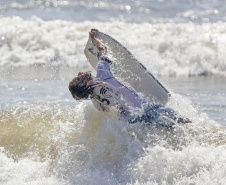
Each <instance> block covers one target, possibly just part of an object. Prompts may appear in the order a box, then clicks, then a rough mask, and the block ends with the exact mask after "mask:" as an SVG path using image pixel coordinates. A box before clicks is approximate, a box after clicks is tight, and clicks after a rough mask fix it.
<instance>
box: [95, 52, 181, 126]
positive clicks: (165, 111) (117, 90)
mask: <svg viewBox="0 0 226 185" xmlns="http://www.w3.org/2000/svg"><path fill="white" fill-rule="evenodd" d="M110 64H111V61H110V60H109V59H108V58H107V57H105V56H101V57H100V58H99V63H98V65H97V75H96V78H95V80H94V81H93V84H94V86H95V88H94V90H93V93H92V94H91V100H92V102H93V104H94V105H95V107H96V108H97V109H98V110H103V111H107V110H108V108H109V106H116V107H117V108H118V117H119V119H123V120H126V121H129V122H130V123H135V122H142V121H144V122H146V123H157V124H158V125H161V126H167V127H170V126H172V125H174V123H175V122H183V119H182V118H178V117H177V116H176V113H175V112H174V111H173V110H172V109H169V108H165V107H164V106H162V105H160V104H151V103H150V102H148V101H147V100H146V99H145V98H143V97H142V96H141V95H140V94H139V93H138V92H137V91H136V90H135V89H134V88H133V87H132V86H131V85H130V84H128V83H126V82H123V81H122V80H120V79H117V78H115V77H114V76H113V75H112V73H111V71H110Z"/></svg>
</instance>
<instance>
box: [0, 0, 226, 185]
mask: <svg viewBox="0 0 226 185" xmlns="http://www.w3.org/2000/svg"><path fill="white" fill-rule="evenodd" d="M224 5H225V1H224V0H216V1H210V0H159V1H157V0H150V1H140V0H137V1H128V0H124V1H122V0H115V1H110V0H103V1H98V0H96V1H92V0H90V1H88V0H84V1H72V0H8V1H3V0H0V14H1V16H0V26H1V29H0V54H1V55H0V184H3V185H5V184H7V185H14V184H19V185H26V184H34V185H37V184H39V185H40V184H43V185H44V184H45V185H53V184H54V185H56V184H59V185H66V184H67V185H68V184H70V185H72V184H73V185H74V184H98V185H99V184H112V185H115V184H151V185H152V184H153V185H154V184H155V185H156V184H166V185H168V184H177V185H181V184H183V185H188V184H189V185H190V184H198V185H200V184H201V185H206V184H211V185H212V184H214V185H215V184H216V185H224V184H226V54H225V50H226V44H225V43H226V34H225V33H226V22H225V20H226V14H225V11H226V10H225V9H226V8H225V7H226V6H224ZM91 28H97V29H99V30H100V31H103V32H106V33H108V34H109V35H111V36H112V37H114V38H115V39H116V40H118V41H119V42H120V43H122V44H123V45H124V46H126V47H127V48H128V49H129V50H130V51H131V52H132V53H133V54H134V55H135V56H136V57H137V58H138V59H139V60H140V61H141V62H142V63H143V64H144V65H145V66H146V67H147V68H148V69H149V70H150V71H151V72H152V73H153V74H154V75H155V76H156V77H157V78H158V79H159V80H160V82H162V83H163V84H164V86H165V87H166V88H167V89H168V90H169V91H170V92H171V94H172V97H171V99H170V101H169V102H168V104H167V106H168V107H171V108H173V109H175V110H176V111H178V112H179V113H180V114H181V115H184V116H186V117H188V118H190V119H191V120H192V124H187V125H184V126H181V125H176V127H175V129H173V130H169V129H159V128H155V127H154V126H151V125H144V124H128V123H125V122H123V121H119V120H118V119H117V113H116V111H115V110H114V109H113V110H112V111H111V112H110V113H101V112H98V111H97V110H96V109H95V108H94V106H93V105H92V103H91V102H90V101H89V100H86V101H80V102H76V101H74V100H73V98H72V97H71V95H70V93H69V91H68V82H69V81H70V80H71V79H72V78H73V77H74V76H75V75H76V74H77V73H78V72H79V71H87V70H91V71H92V73H94V74H95V71H94V70H93V69H92V68H91V66H90V65H89V64H88V62H87V61H86V58H85V56H84V53H83V50H84V47H85V44H86V42H87V39H88V32H89V30H90V29H91Z"/></svg>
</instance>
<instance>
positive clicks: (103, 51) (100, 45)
mask: <svg viewBox="0 0 226 185" xmlns="http://www.w3.org/2000/svg"><path fill="white" fill-rule="evenodd" d="M89 36H90V37H91V39H92V43H93V44H94V45H95V46H96V47H97V49H98V50H99V53H100V56H102V55H107V47H106V46H105V44H104V43H102V42H101V40H100V38H99V33H98V30H97V29H91V31H90V32H89Z"/></svg>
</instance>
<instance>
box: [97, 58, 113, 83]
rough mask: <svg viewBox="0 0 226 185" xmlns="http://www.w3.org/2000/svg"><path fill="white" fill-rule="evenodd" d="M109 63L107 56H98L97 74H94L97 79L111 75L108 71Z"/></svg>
mask: <svg viewBox="0 0 226 185" xmlns="http://www.w3.org/2000/svg"><path fill="white" fill-rule="evenodd" d="M110 64H111V61H110V60H109V59H108V58H107V57H105V56H101V57H100V58H99V62H98V64H97V75H96V79H97V80H105V79H107V78H111V77H113V75H112V73H111V71H110Z"/></svg>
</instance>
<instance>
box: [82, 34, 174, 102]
mask: <svg viewBox="0 0 226 185" xmlns="http://www.w3.org/2000/svg"><path fill="white" fill-rule="evenodd" d="M98 34H99V38H100V39H101V42H102V43H104V44H105V45H106V46H107V51H108V57H109V59H110V60H111V61H112V63H113V64H111V66H110V68H111V72H112V74H113V75H114V76H115V77H119V78H121V79H123V80H124V81H125V82H128V83H129V84H131V85H132V86H133V87H134V88H135V89H136V90H137V91H138V92H140V93H142V94H143V95H144V97H145V98H147V99H152V100H153V99H154V100H155V101H157V102H159V103H161V104H163V105H165V104H166V103H167V102H168V100H169V97H170V93H169V91H168V90H167V89H166V88H165V87H164V86H163V85H162V84H161V83H160V82H159V81H158V80H157V79H156V78H155V77H154V76H153V75H152V74H151V73H150V72H149V71H148V70H147V68H146V67H145V66H144V65H143V64H142V63H141V62H140V61H139V60H138V59H136V58H135V57H134V56H133V54H132V53H131V52H130V51H129V50H128V49H127V48H126V47H124V46H123V45H122V44H120V43H119V42H118V41H116V40H115V39H114V38H112V37H111V36H109V35H107V34H105V33H102V32H98ZM84 53H85V55H86V58H87V59H88V61H89V63H90V64H91V66H92V67H93V68H94V69H96V66H97V64H98V49H97V48H96V46H95V45H94V44H93V43H92V41H91V38H89V40H88V42H87V44H86V47H85V50H84Z"/></svg>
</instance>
